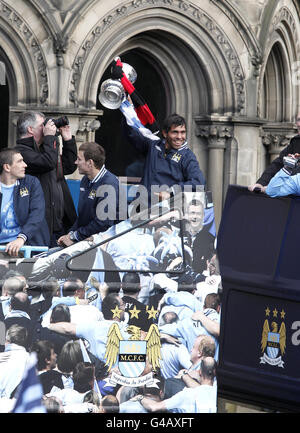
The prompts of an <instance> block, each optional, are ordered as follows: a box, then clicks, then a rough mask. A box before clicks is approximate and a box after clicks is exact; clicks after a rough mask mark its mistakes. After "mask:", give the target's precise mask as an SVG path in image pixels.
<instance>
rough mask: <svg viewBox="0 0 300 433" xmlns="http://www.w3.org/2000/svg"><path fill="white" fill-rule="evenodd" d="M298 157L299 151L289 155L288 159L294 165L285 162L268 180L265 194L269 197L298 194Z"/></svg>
mask: <svg viewBox="0 0 300 433" xmlns="http://www.w3.org/2000/svg"><path fill="white" fill-rule="evenodd" d="M299 157H300V154H299V153H297V154H295V155H290V161H291V162H292V161H294V164H295V166H294V167H291V166H290V165H293V164H292V163H290V164H287V163H285V165H284V167H283V168H282V169H281V170H279V171H278V172H277V173H276V174H275V176H274V177H273V178H272V179H271V180H270V182H269V184H268V186H267V188H266V194H267V195H269V196H270V197H283V196H287V195H291V194H292V195H300V173H296V171H297V170H299V163H298V158H299Z"/></svg>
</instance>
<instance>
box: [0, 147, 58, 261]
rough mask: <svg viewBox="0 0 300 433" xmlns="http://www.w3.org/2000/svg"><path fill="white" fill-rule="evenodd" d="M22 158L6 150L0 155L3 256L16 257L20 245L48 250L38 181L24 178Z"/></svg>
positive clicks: (43, 205) (41, 194) (32, 178)
mask: <svg viewBox="0 0 300 433" xmlns="http://www.w3.org/2000/svg"><path fill="white" fill-rule="evenodd" d="M26 167H27V165H26V164H25V162H24V160H23V157H22V155H21V154H20V153H19V152H18V151H16V150H14V149H12V148H10V149H9V148H6V149H3V150H2V151H1V152H0V207H1V227H0V243H1V244H2V245H6V249H5V253H7V254H8V255H10V256H18V253H19V250H20V248H22V247H23V245H25V244H27V245H31V246H33V245H35V246H49V242H50V236H49V230H48V226H47V223H46V220H45V200H44V194H43V190H42V187H41V184H40V182H39V180H38V179H37V178H35V177H33V176H30V175H25V169H26Z"/></svg>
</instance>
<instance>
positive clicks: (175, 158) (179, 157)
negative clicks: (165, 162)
mask: <svg viewBox="0 0 300 433" xmlns="http://www.w3.org/2000/svg"><path fill="white" fill-rule="evenodd" d="M181 157H182V155H180V153H177V152H176V153H174V155H173V156H172V158H171V159H172V161H175V162H179V161H180V160H181Z"/></svg>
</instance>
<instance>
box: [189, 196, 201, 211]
mask: <svg viewBox="0 0 300 433" xmlns="http://www.w3.org/2000/svg"><path fill="white" fill-rule="evenodd" d="M190 206H201V208H204V204H203V202H202V201H201V200H197V199H195V198H194V199H193V200H191V201H190V202H189V203H188V204H187V207H188V209H189V207H190Z"/></svg>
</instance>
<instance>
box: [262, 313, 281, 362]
mask: <svg viewBox="0 0 300 433" xmlns="http://www.w3.org/2000/svg"><path fill="white" fill-rule="evenodd" d="M265 312H266V317H267V318H266V319H265V321H264V324H263V331H262V337H261V351H262V353H263V356H262V357H261V358H260V364H269V365H272V366H278V367H282V368H283V367H284V362H283V360H282V357H283V355H284V353H285V348H286V327H285V323H284V318H285V311H283V310H282V311H281V312H279V311H278V310H277V309H276V308H274V310H273V311H272V312H271V310H270V309H269V307H267V308H266V310H265ZM271 313H272V317H271V316H270V314H271ZM278 315H280V317H278ZM278 321H279V323H278ZM280 322H281V323H280ZM279 325H280V326H279Z"/></svg>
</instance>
